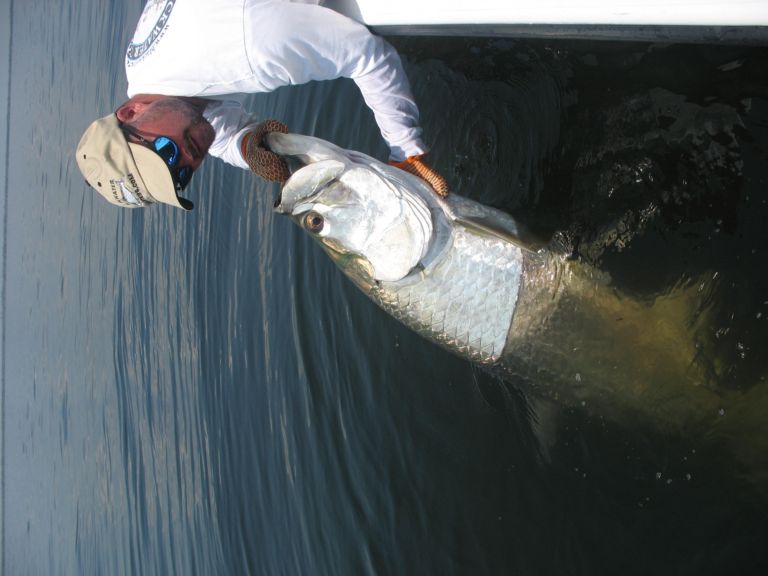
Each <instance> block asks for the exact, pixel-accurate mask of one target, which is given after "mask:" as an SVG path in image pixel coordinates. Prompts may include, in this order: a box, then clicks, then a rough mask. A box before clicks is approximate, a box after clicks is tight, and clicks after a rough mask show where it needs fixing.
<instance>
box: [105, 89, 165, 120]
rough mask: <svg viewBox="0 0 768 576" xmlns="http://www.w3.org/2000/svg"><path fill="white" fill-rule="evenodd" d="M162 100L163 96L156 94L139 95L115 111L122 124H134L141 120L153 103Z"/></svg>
mask: <svg viewBox="0 0 768 576" xmlns="http://www.w3.org/2000/svg"><path fill="white" fill-rule="evenodd" d="M161 98H162V96H157V95H154V94H137V95H136V96H134V97H133V98H131V99H130V100H128V101H127V102H125V103H124V104H123V105H121V106H120V107H119V108H118V109H117V110H115V114H116V115H117V119H118V120H119V121H120V122H132V121H133V120H136V118H139V117H140V116H141V115H142V114H143V113H144V111H145V110H146V109H147V107H148V106H149V105H150V104H152V102H154V101H156V100H159V99H161Z"/></svg>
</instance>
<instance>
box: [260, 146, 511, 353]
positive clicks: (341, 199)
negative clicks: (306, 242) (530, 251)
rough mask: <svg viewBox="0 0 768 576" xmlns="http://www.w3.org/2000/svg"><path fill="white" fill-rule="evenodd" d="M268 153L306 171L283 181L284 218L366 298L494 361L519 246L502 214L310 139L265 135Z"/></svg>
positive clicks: (422, 330)
mask: <svg viewBox="0 0 768 576" xmlns="http://www.w3.org/2000/svg"><path fill="white" fill-rule="evenodd" d="M268 143H269V146H270V148H271V149H272V150H274V151H275V152H277V153H278V154H281V155H283V156H289V157H294V158H295V157H301V158H300V160H301V162H302V163H303V164H305V166H304V167H303V168H301V169H300V170H298V171H297V172H296V173H295V174H294V175H293V176H292V177H291V178H290V179H289V180H288V182H287V183H286V184H285V186H284V188H283V190H282V192H281V198H280V202H279V203H278V205H277V207H276V209H277V211H278V212H281V213H286V214H290V215H291V216H292V218H293V219H294V220H295V221H296V223H297V224H299V226H301V227H302V228H304V229H305V230H307V231H308V232H309V233H310V234H311V235H312V236H313V237H314V238H315V239H316V240H318V241H319V242H320V244H321V245H322V246H323V247H324V248H325V249H326V251H327V252H328V253H329V255H330V256H331V258H332V259H333V260H334V261H335V262H336V263H337V264H338V265H339V266H340V267H341V269H342V270H343V271H344V272H345V273H346V274H347V276H349V278H350V279H351V280H352V281H353V282H354V283H355V284H356V285H357V286H358V287H359V288H360V289H361V290H363V292H365V293H366V294H367V295H368V296H369V297H370V298H371V299H372V300H373V301H374V302H376V303H377V304H379V305H380V306H381V307H382V308H383V309H384V310H386V311H387V312H388V313H389V314H391V315H392V316H394V317H395V318H397V319H398V320H400V321H401V322H403V323H404V324H405V325H406V326H408V327H409V328H411V329H413V330H414V331H416V332H417V333H419V334H421V335H423V336H425V337H426V338H428V339H430V340H432V341H433V342H435V343H437V344H439V345H441V346H443V347H445V348H447V349H449V350H451V351H452V352H454V353H456V354H458V355H460V356H463V357H465V358H467V359H469V360H472V361H474V362H477V363H480V364H484V365H493V364H496V363H498V362H499V361H500V360H501V357H502V353H503V352H504V349H505V346H506V344H507V339H508V333H509V329H510V326H511V324H512V318H513V316H514V312H515V304H516V302H517V297H518V292H519V290H520V285H521V276H522V272H523V260H524V257H523V255H524V252H525V251H526V248H524V247H523V246H522V245H521V243H520V242H519V241H518V240H517V238H516V234H517V233H518V227H517V224H516V223H515V221H514V220H513V219H512V218H511V217H510V216H509V215H507V214H505V213H503V212H500V211H498V210H495V209H493V208H489V207H486V206H483V205H481V204H478V203H476V202H473V201H471V200H468V199H466V198H463V197H461V196H459V195H455V194H452V195H450V196H448V197H447V198H445V199H443V198H439V197H438V196H437V195H435V194H434V192H432V191H431V189H430V188H429V186H428V185H427V184H426V183H424V182H423V181H422V180H421V179H419V178H417V177H415V176H412V175H410V174H408V173H406V172H403V171H402V170H399V169H398V168H395V167H392V166H389V165H386V164H383V163H381V162H378V161H376V160H374V159H372V158H370V157H368V156H365V155H362V154H359V153H356V152H355V153H352V152H348V151H345V150H342V149H340V148H337V147H336V146H334V145H332V144H330V143H328V142H324V141H321V140H318V139H315V138H311V137H307V136H298V135H293V134H291V135H285V136H283V135H278V134H273V135H271V136H270V138H269V142H268Z"/></svg>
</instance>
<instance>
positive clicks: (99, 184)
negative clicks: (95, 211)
mask: <svg viewBox="0 0 768 576" xmlns="http://www.w3.org/2000/svg"><path fill="white" fill-rule="evenodd" d="M77 165H78V166H79V167H80V172H82V173H83V176H84V177H85V181H86V182H87V183H88V185H89V186H90V187H91V188H93V189H94V190H96V191H97V192H98V193H99V194H101V195H102V196H103V197H104V198H105V199H106V200H107V202H109V203H110V204H114V205H115V206H120V207H122V208H144V207H146V206H149V205H150V204H154V203H155V202H163V203H164V204H170V205H171V206H175V207H176V208H182V209H184V210H191V209H192V208H193V204H192V202H190V201H189V200H187V199H186V198H182V197H180V196H179V195H178V194H176V186H175V184H174V182H173V177H172V176H171V171H170V170H169V169H168V166H167V165H166V163H165V161H164V160H163V159H162V158H161V157H160V156H159V155H158V154H156V153H155V152H154V151H153V150H150V149H149V148H146V147H144V146H142V145H141V144H134V143H133V142H128V141H127V140H126V139H125V135H124V134H123V131H122V129H121V127H120V122H119V120H118V119H117V115H115V114H109V115H108V116H105V117H104V118H100V119H98V120H96V121H95V122H93V123H92V124H91V125H90V126H89V127H88V128H87V129H86V131H85V133H84V134H83V137H82V138H81V139H80V143H79V144H78V145H77Z"/></svg>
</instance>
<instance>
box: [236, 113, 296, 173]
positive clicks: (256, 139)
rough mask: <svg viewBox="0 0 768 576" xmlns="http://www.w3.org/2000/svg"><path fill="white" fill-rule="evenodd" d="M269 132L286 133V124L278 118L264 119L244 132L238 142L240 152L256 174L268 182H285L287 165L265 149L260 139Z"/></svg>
mask: <svg viewBox="0 0 768 576" xmlns="http://www.w3.org/2000/svg"><path fill="white" fill-rule="evenodd" d="M269 132H281V133H283V134H287V133H288V126H286V125H285V124H283V123H282V122H279V121H278V120H265V121H264V122H261V123H260V124H257V125H256V127H255V128H254V129H253V130H251V131H250V132H248V134H246V135H245V136H244V137H243V139H242V141H241V142H240V152H241V153H242V155H243V158H244V159H245V161H246V162H247V163H248V167H249V168H250V169H251V170H252V171H253V172H254V173H255V174H257V175H259V176H261V177H262V178H264V180H269V181H270V182H285V181H286V180H288V178H289V177H290V175H291V173H290V172H289V171H288V165H287V164H286V163H285V160H283V159H282V158H280V156H278V155H277V154H275V153H274V152H272V151H271V150H267V149H266V148H265V147H264V146H263V144H262V140H263V139H264V136H266V135H267V133H269Z"/></svg>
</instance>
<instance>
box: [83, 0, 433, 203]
mask: <svg viewBox="0 0 768 576" xmlns="http://www.w3.org/2000/svg"><path fill="white" fill-rule="evenodd" d="M321 1H322V0H304V1H303V2H301V0H295V1H293V2H291V1H288V0H217V1H213V0H148V2H147V5H146V6H145V8H144V11H143V13H142V15H141V18H140V20H139V23H138V26H137V28H136V32H135V34H134V37H133V40H132V42H131V44H130V45H129V46H128V50H127V53H126V59H125V66H126V73H127V76H128V95H129V97H130V98H129V100H128V101H127V102H125V103H124V104H122V105H121V106H120V107H119V108H118V109H117V110H116V111H115V113H114V114H110V115H108V116H106V117H104V118H101V119H99V120H96V121H95V122H94V123H92V124H91V126H89V127H88V129H87V130H86V132H85V134H84V135H83V137H82V139H81V141H80V144H79V145H78V148H77V162H78V165H79V167H80V170H81V172H82V173H83V176H85V179H86V181H87V182H88V184H89V185H90V186H92V187H93V188H94V189H96V191H97V192H99V193H100V194H101V195H102V196H103V197H104V198H106V199H107V200H108V201H109V202H111V203H112V204H115V205H118V206H122V207H126V208H138V207H144V206H148V205H151V204H153V203H156V202H163V203H165V204H170V205H172V206H176V207H179V208H184V209H187V210H189V209H191V208H192V204H191V202H189V201H188V200H187V199H185V198H182V197H181V196H180V195H179V193H180V192H181V191H183V190H184V188H185V187H186V185H187V184H188V183H189V179H190V178H191V177H192V173H193V172H194V171H195V170H196V169H197V168H198V166H200V163H201V162H202V161H203V159H204V158H205V156H206V155H207V154H211V155H213V156H216V157H218V158H221V159H222V160H224V161H225V162H228V163H230V164H233V165H235V166H238V167H240V168H250V169H251V170H253V171H254V172H255V173H257V174H259V175H260V176H262V177H265V178H267V179H270V180H285V179H286V178H287V176H288V171H287V168H286V166H285V164H284V162H282V160H281V159H280V158H278V157H277V156H276V155H275V154H272V153H271V152H269V151H268V150H266V149H265V148H264V147H263V146H262V142H261V140H262V137H263V136H264V134H266V133H267V132H269V131H287V128H286V127H285V126H284V125H282V124H280V123H279V122H276V121H268V122H262V123H259V122H257V121H255V119H254V118H252V117H251V116H250V115H249V114H247V113H246V112H245V111H244V110H243V109H242V107H241V106H240V104H239V103H237V102H234V101H232V100H220V99H214V98H213V97H216V96H222V95H225V94H234V93H252V92H267V91H271V90H274V89H276V88H278V87H280V86H285V85H291V84H302V83H305V82H308V81H310V80H326V79H333V78H339V77H348V78H351V79H353V80H354V81H355V83H356V84H357V85H358V87H359V88H360V90H361V92H362V95H363V98H364V100H365V102H366V103H367V105H368V106H369V107H370V108H371V109H372V110H373V113H374V116H375V118H376V122H377V123H378V125H379V128H380V130H381V133H382V136H383V137H384V139H385V140H386V141H387V143H388V144H389V146H390V153H391V155H390V161H391V162H392V163H393V164H395V165H397V166H400V167H401V168H403V169H406V170H408V171H410V172H412V173H415V174H417V175H420V176H422V177H423V178H425V179H426V180H427V181H429V182H430V184H432V186H433V187H434V188H435V189H436V192H437V193H439V194H441V195H445V194H447V185H446V184H445V180H444V179H443V178H442V177H441V176H440V175H439V174H437V173H436V172H435V171H434V170H432V169H431V168H430V167H429V166H427V165H426V164H425V163H424V161H423V159H422V155H423V154H424V153H425V152H426V147H425V146H424V143H423V142H422V141H421V128H420V127H419V126H418V108H417V107H416V104H415V102H414V100H413V96H412V94H411V90H410V86H409V84H408V80H407V78H406V76H405V72H404V71H403V68H402V64H401V62H400V58H399V57H398V55H397V53H396V52H395V50H394V49H393V48H392V47H391V46H390V45H389V44H387V43H386V42H385V41H384V40H382V39H381V38H379V37H377V36H374V35H372V34H371V33H370V32H369V31H368V30H367V29H366V28H365V27H364V26H362V25H361V24H359V23H357V22H354V21H353V20H351V19H349V18H346V17H345V16H342V15H340V14H338V13H336V12H333V11H332V10H329V9H328V8H324V7H321V6H318V5H314V4H317V3H319V2H321Z"/></svg>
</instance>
